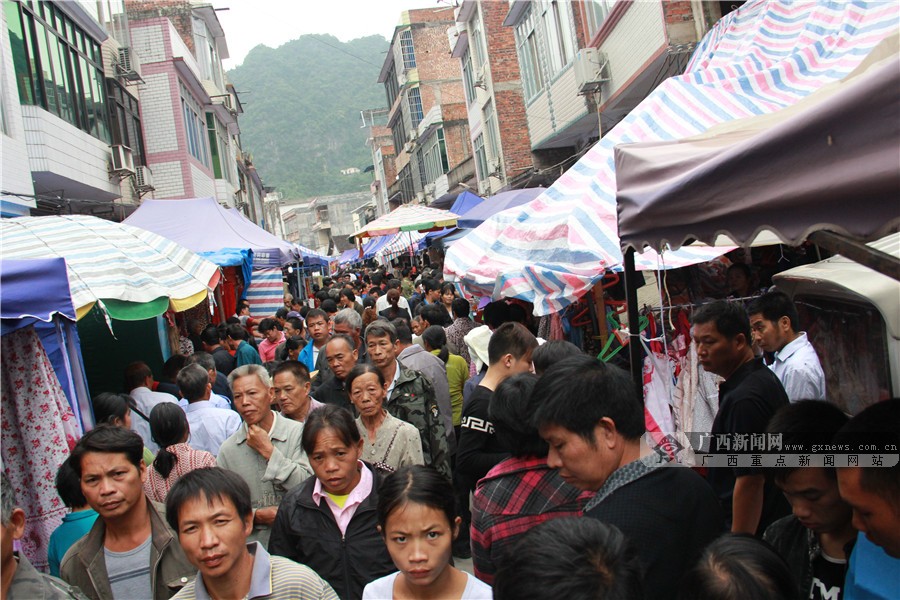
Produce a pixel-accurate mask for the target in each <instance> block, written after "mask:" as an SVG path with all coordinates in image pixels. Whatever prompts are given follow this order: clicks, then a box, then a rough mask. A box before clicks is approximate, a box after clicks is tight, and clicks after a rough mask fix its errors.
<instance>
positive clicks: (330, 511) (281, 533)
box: [269, 404, 395, 598]
mask: <svg viewBox="0 0 900 600" xmlns="http://www.w3.org/2000/svg"><path fill="white" fill-rule="evenodd" d="M301 443H302V446H303V450H304V451H305V452H306V455H307V457H308V458H309V464H310V466H311V467H312V470H313V473H314V474H315V477H310V478H309V479H307V480H306V482H305V483H303V484H301V485H300V486H298V487H296V488H294V489H293V490H291V491H290V492H288V494H287V495H286V496H285V497H284V498H283V499H282V501H281V504H280V505H279V506H278V513H277V515H276V517H275V522H274V523H273V525H272V535H271V537H270V538H269V552H270V553H272V554H275V555H278V556H283V557H285V558H289V559H291V560H293V561H295V562H298V563H300V564H304V565H306V566H308V567H310V568H311V569H313V570H315V571H316V572H317V573H318V574H319V575H320V576H321V577H322V578H323V579H325V580H326V581H327V582H328V583H329V584H330V585H331V587H332V588H334V591H335V592H337V594H338V596H340V597H341V598H359V597H361V596H362V591H363V588H364V587H365V586H366V585H367V584H368V583H369V582H371V581H374V580H375V579H378V578H379V577H382V576H384V575H386V574H388V573H390V572H392V571H394V570H395V569H394V564H393V563H392V562H391V558H390V556H389V555H388V553H387V549H386V548H385V545H384V540H383V539H382V537H381V536H380V535H379V534H378V530H377V529H376V526H377V516H376V507H377V506H378V492H377V490H378V486H379V483H380V480H381V476H380V475H379V474H378V473H377V472H376V471H375V469H374V468H373V467H372V466H370V465H368V464H366V463H363V462H362V460H360V459H361V457H362V447H363V441H362V437H361V436H360V433H359V429H358V428H357V426H356V423H355V422H354V420H353V415H351V414H350V412H349V411H348V410H347V409H345V408H341V407H339V406H335V405H333V404H326V405H325V406H323V407H321V408H318V409H316V410H314V411H312V412H311V413H309V416H308V417H307V419H306V423H305V424H304V426H303V437H302V439H301Z"/></svg>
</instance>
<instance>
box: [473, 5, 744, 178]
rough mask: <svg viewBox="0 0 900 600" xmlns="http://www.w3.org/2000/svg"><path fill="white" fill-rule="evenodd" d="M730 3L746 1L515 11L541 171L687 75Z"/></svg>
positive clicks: (508, 19) (510, 9) (569, 157)
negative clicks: (656, 90) (694, 53)
mask: <svg viewBox="0 0 900 600" xmlns="http://www.w3.org/2000/svg"><path fill="white" fill-rule="evenodd" d="M466 4H467V2H464V4H463V8H465V5H466ZM485 4H489V3H485ZM721 4H728V5H729V7H728V8H725V10H730V9H733V7H732V6H731V5H737V4H742V2H733V3H720V2H692V1H690V0H683V1H682V0H665V1H664V0H646V1H642V2H622V1H615V0H584V1H579V2H564V1H560V0H536V1H534V2H521V1H512V2H509V3H508V5H505V6H504V7H505V8H506V9H507V14H506V16H505V19H504V21H503V24H504V25H505V26H507V27H510V28H512V29H513V31H514V36H515V44H516V49H517V54H518V62H519V69H520V75H521V83H522V91H523V94H524V101H525V117H526V120H527V123H528V132H529V137H530V143H531V150H532V152H533V155H534V157H535V165H536V168H538V169H541V168H543V169H544V170H548V169H551V168H552V169H556V170H557V171H559V172H561V170H562V169H564V168H567V167H568V166H569V165H571V164H572V163H573V162H574V161H575V160H577V158H578V157H579V156H580V155H581V153H582V152H583V150H584V149H585V148H587V147H588V146H589V145H591V144H593V143H594V142H595V141H596V140H597V139H599V138H600V137H601V136H602V134H603V132H605V131H608V130H609V129H611V128H612V127H613V126H615V124H616V123H618V122H619V121H621V120H622V119H623V118H624V117H625V115H627V114H628V113H629V112H630V111H631V109H633V108H634V107H635V106H637V104H638V103H639V102H640V101H641V100H642V99H643V98H645V97H646V96H647V94H649V93H650V92H651V91H652V90H653V89H654V88H655V87H656V86H657V85H659V83H661V82H662V81H663V80H664V79H665V78H667V77H669V76H671V75H675V74H678V73H681V72H683V70H684V68H685V67H686V65H687V61H688V59H689V57H690V53H691V52H692V50H693V48H694V46H695V44H696V42H697V41H698V40H699V39H700V38H701V37H702V36H703V34H704V33H705V32H706V31H707V29H708V27H709V25H710V24H712V23H714V22H715V21H716V20H718V19H719V18H720V17H721V15H722V12H721V11H722V10H723V9H722V7H721V6H720V5H721ZM481 8H484V7H483V6H482V7H481ZM461 14H463V11H461Z"/></svg>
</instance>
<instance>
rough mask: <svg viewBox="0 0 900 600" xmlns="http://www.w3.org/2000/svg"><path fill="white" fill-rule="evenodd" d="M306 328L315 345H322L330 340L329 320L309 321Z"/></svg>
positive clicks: (319, 318)
mask: <svg viewBox="0 0 900 600" xmlns="http://www.w3.org/2000/svg"><path fill="white" fill-rule="evenodd" d="M306 328H307V329H308V330H309V335H310V337H312V339H313V341H314V342H315V343H317V344H322V343H323V342H324V341H325V340H327V339H328V334H329V333H330V332H329V331H328V319H326V318H324V317H313V318H312V319H307V320H306Z"/></svg>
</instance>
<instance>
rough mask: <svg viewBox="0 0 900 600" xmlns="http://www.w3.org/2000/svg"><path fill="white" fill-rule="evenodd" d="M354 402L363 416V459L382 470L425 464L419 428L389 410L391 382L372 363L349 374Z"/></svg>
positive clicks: (360, 424)
mask: <svg viewBox="0 0 900 600" xmlns="http://www.w3.org/2000/svg"><path fill="white" fill-rule="evenodd" d="M346 386H347V389H348V390H349V392H350V401H351V402H353V406H355V407H356V411H357V412H358V413H359V416H358V417H357V418H356V426H357V427H358V428H359V433H360V435H361V436H362V440H363V458H364V459H365V460H366V462H369V463H371V464H372V466H373V467H374V468H375V469H376V470H377V471H380V472H382V473H392V472H394V471H396V470H397V469H399V468H400V467H402V466H405V465H421V464H424V463H425V459H424V457H423V455H422V439H421V437H420V436H419V430H418V429H416V428H415V427H414V426H412V425H410V424H409V423H407V422H406V421H402V420H400V419H398V418H396V417H394V416H391V414H390V413H389V412H388V411H387V410H385V408H384V400H385V397H386V396H387V384H386V383H385V381H384V375H382V374H381V371H380V370H379V369H378V368H377V367H375V365H371V364H361V365H356V366H355V367H353V369H352V370H351V371H350V373H349V374H348V375H347V381H346Z"/></svg>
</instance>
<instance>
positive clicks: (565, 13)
mask: <svg viewBox="0 0 900 600" xmlns="http://www.w3.org/2000/svg"><path fill="white" fill-rule="evenodd" d="M542 8H543V12H544V30H545V31H546V33H547V45H548V48H547V50H548V54H549V58H550V65H549V66H550V72H551V73H558V72H559V71H561V70H562V68H563V67H565V66H566V65H567V64H569V61H570V60H572V56H573V54H574V50H573V43H572V29H571V27H570V23H569V9H568V4H567V3H566V2H559V0H552V1H550V2H547V0H544V2H543V7H542Z"/></svg>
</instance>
